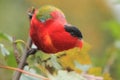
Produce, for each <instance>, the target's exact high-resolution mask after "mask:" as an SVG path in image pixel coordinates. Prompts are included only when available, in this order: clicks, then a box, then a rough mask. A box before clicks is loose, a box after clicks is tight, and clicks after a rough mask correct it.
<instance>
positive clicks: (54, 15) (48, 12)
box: [36, 6, 65, 23]
mask: <svg viewBox="0 0 120 80" xmlns="http://www.w3.org/2000/svg"><path fill="white" fill-rule="evenodd" d="M36 18H37V19H38V20H39V21H40V22H42V23H44V22H46V21H47V20H50V19H53V20H54V19H59V18H65V16H64V14H63V12H62V11H61V10H60V9H58V8H56V7H54V6H43V7H40V8H39V9H37V10H36Z"/></svg>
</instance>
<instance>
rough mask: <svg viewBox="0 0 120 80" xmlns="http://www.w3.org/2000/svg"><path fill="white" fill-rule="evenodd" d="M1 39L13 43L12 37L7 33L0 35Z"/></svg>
mask: <svg viewBox="0 0 120 80" xmlns="http://www.w3.org/2000/svg"><path fill="white" fill-rule="evenodd" d="M0 39H5V40H8V41H10V42H12V37H11V36H9V35H7V34H5V33H0Z"/></svg>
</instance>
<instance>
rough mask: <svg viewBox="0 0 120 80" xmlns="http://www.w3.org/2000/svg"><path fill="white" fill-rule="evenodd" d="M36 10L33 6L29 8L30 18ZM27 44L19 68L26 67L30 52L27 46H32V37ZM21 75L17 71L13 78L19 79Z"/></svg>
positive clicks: (14, 79)
mask: <svg viewBox="0 0 120 80" xmlns="http://www.w3.org/2000/svg"><path fill="white" fill-rule="evenodd" d="M34 11H35V8H32V9H31V10H29V11H28V12H27V13H28V16H29V20H31V19H32V15H33V14H34ZM27 45H28V46H26V48H25V51H24V52H23V54H22V57H21V60H20V63H19V65H18V68H19V69H23V68H24V66H25V63H26V59H27V57H28V54H29V53H30V52H29V51H28V48H27V47H29V48H31V46H32V41H31V38H30V37H28V41H27ZM34 53H35V51H34ZM20 76H21V72H18V71H16V72H15V74H14V76H13V80H19V79H20Z"/></svg>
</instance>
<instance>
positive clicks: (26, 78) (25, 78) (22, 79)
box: [20, 66, 41, 80]
mask: <svg viewBox="0 0 120 80" xmlns="http://www.w3.org/2000/svg"><path fill="white" fill-rule="evenodd" d="M24 70H25V71H28V72H30V73H36V71H35V70H34V69H32V68H30V67H28V66H25V68H24ZM20 80H41V79H39V78H35V77H33V76H28V75H25V74H22V76H21V77H20Z"/></svg>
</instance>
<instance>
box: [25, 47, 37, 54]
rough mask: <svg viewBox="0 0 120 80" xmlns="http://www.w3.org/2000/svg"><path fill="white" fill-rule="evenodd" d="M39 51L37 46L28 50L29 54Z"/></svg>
mask: <svg viewBox="0 0 120 80" xmlns="http://www.w3.org/2000/svg"><path fill="white" fill-rule="evenodd" d="M37 51H38V49H37V48H31V49H30V50H28V52H27V56H29V55H34V54H35V53H36V52H37Z"/></svg>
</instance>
